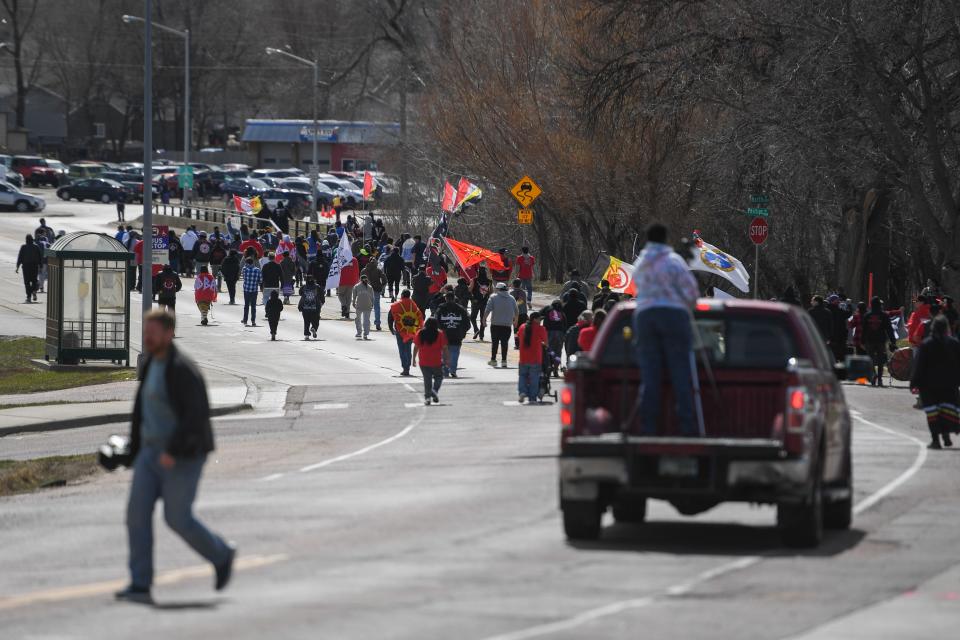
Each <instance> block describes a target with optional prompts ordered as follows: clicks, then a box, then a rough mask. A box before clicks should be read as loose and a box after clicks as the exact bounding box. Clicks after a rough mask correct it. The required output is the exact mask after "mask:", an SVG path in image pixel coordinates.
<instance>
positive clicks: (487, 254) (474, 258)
mask: <svg viewBox="0 0 960 640" xmlns="http://www.w3.org/2000/svg"><path fill="white" fill-rule="evenodd" d="M443 241H444V242H446V243H447V248H448V249H450V253H452V254H453V257H454V258H456V260H457V264H459V265H460V268H461V269H463V270H464V271H466V270H468V269H469V268H470V267H472V266H473V265H475V264H480V263H481V262H486V263H487V266H488V267H490V268H491V269H498V270H503V269H505V268H506V267H505V266H504V265H503V261H501V260H500V254H498V253H496V252H494V251H491V250H490V249H484V248H483V247H478V246H475V245H472V244H467V243H466V242H460V241H459V240H454V239H453V238H446V237H445V238H444V239H443Z"/></svg>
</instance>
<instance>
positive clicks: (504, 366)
mask: <svg viewBox="0 0 960 640" xmlns="http://www.w3.org/2000/svg"><path fill="white" fill-rule="evenodd" d="M500 368H501V369H506V368H507V361H506V360H504V361H503V362H501V363H500Z"/></svg>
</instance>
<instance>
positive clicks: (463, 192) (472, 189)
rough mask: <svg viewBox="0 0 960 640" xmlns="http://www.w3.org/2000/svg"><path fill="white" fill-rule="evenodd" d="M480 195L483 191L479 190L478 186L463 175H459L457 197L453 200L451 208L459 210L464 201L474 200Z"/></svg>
mask: <svg viewBox="0 0 960 640" xmlns="http://www.w3.org/2000/svg"><path fill="white" fill-rule="evenodd" d="M482 195H483V192H481V191H480V187H478V186H477V185H475V184H473V183H472V182H470V181H469V180H467V179H466V178H465V177H461V178H460V182H459V183H457V199H456V201H455V202H454V205H453V210H454V211H459V210H460V209H461V208H462V207H463V205H464V204H465V203H467V202H469V201H471V200H475V199H477V198H479V197H481V196H482Z"/></svg>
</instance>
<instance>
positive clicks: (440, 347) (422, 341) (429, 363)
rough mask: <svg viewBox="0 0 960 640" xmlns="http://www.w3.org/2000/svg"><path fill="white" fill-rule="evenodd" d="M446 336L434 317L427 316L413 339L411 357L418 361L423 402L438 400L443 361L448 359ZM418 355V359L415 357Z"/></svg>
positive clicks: (441, 381)
mask: <svg viewBox="0 0 960 640" xmlns="http://www.w3.org/2000/svg"><path fill="white" fill-rule="evenodd" d="M447 344H448V343H447V336H446V334H445V333H444V332H443V331H440V323H438V322H437V319H436V318H427V321H426V322H424V323H423V329H420V331H418V332H417V335H416V337H415V338H414V339H413V359H414V361H415V362H419V363H420V372H421V373H422V374H423V404H425V405H427V406H428V407H429V406H430V402H431V401H433V402H440V396H439V395H437V393H438V392H439V391H440V385H441V384H443V363H444V362H449V361H450V353H449V351H448V349H447ZM418 356H419V360H418V359H417V358H418Z"/></svg>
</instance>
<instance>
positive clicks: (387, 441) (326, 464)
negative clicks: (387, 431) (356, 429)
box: [300, 412, 426, 473]
mask: <svg viewBox="0 0 960 640" xmlns="http://www.w3.org/2000/svg"><path fill="white" fill-rule="evenodd" d="M425 415H426V412H424V414H423V415H421V416H420V417H419V418H417V419H416V420H414V421H413V422H411V423H410V424H408V425H407V426H406V427H404V428H403V429H402V430H401V431H398V432H397V433H395V434H393V435H392V436H390V437H389V438H385V439H383V440H381V441H380V442H374V443H373V444H371V445H368V446H366V447H364V448H363V449H357V450H356V451H352V452H350V453H345V454H343V455H342V456H337V457H336V458H330V459H329V460H324V461H322V462H317V463H316V464H308V465H307V466H305V467H303V468H302V469H300V471H301V472H303V473H305V472H307V471H315V470H317V469H322V468H323V467H329V466H330V465H332V464H336V463H337V462H343V461H344V460H349V459H350V458H356V457H357V456H362V455H363V454H365V453H370V452H371V451H373V450H374V449H379V448H380V447H383V446H385V445H388V444H390V443H391V442H395V441H396V440H399V439H400V438H402V437H404V436H405V435H407V434H408V433H410V432H411V431H413V430H414V429H416V428H417V425H419V424H420V423H421V422H423V418H424V416H425Z"/></svg>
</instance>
